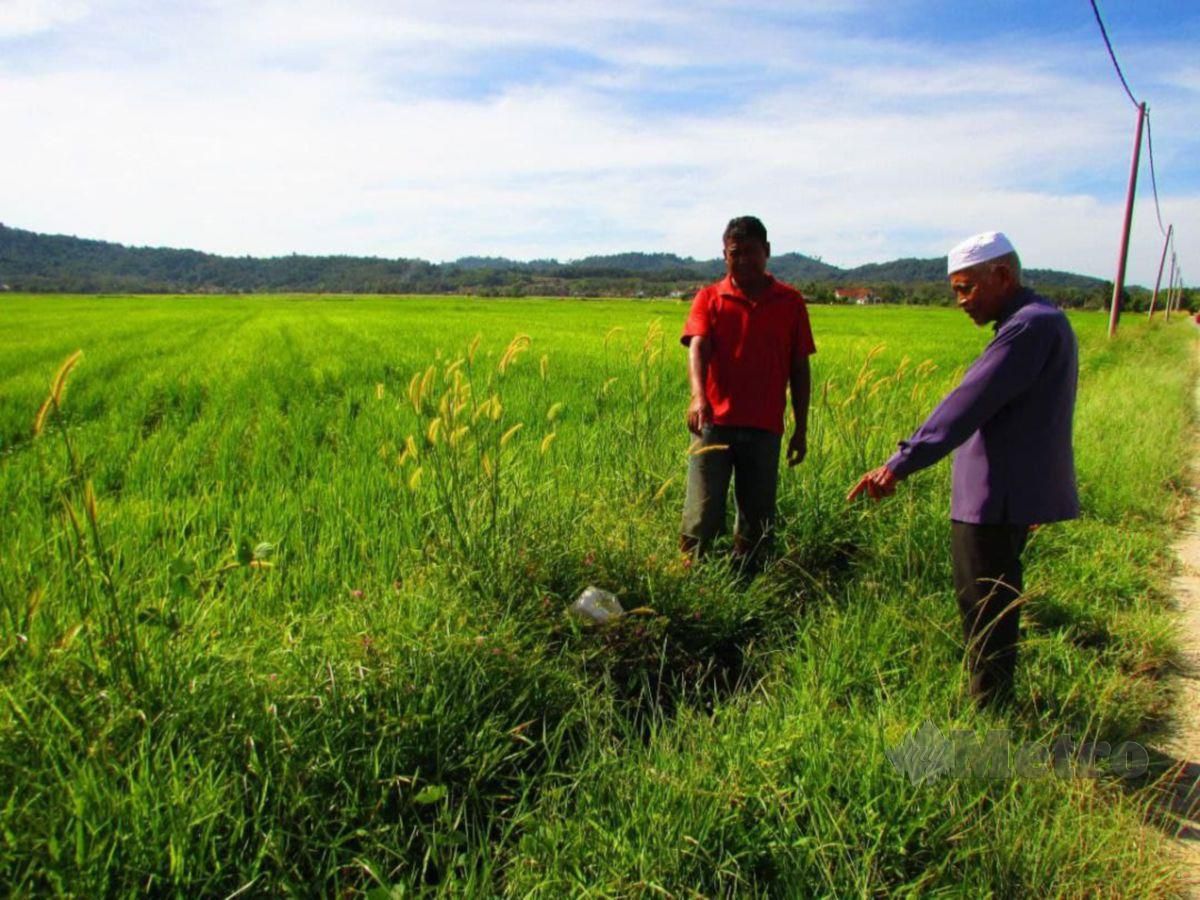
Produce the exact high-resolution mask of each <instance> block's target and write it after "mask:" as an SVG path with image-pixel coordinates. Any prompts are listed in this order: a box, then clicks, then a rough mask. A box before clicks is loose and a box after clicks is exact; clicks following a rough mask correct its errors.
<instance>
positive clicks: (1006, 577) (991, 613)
mask: <svg viewBox="0 0 1200 900" xmlns="http://www.w3.org/2000/svg"><path fill="white" fill-rule="evenodd" d="M1028 536H1029V526H1027V525H975V524H972V523H969V522H951V523H950V557H951V561H952V563H953V566H954V592H955V594H956V595H957V597H958V610H959V612H960V613H961V614H962V626H963V640H964V642H965V643H966V666H967V672H968V675H969V676H970V686H971V695H972V696H973V697H974V698H975V701H976V702H977V703H978V704H979V705H980V706H987V705H989V704H991V703H1003V702H1006V701H1008V700H1009V699H1011V697H1012V690H1013V673H1014V671H1015V670H1016V664H1017V632H1018V628H1019V625H1020V619H1021V604H1020V597H1021V592H1022V589H1023V585H1022V583H1021V577H1022V572H1021V551H1022V550H1024V549H1025V541H1026V539H1027V538H1028Z"/></svg>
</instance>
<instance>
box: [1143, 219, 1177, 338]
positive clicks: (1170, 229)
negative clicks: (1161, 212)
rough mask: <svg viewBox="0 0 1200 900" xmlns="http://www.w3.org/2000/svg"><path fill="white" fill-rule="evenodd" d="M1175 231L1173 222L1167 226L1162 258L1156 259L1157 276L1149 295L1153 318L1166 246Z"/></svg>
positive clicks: (1150, 316)
mask: <svg viewBox="0 0 1200 900" xmlns="http://www.w3.org/2000/svg"><path fill="white" fill-rule="evenodd" d="M1174 231H1175V225H1174V223H1172V224H1170V225H1168V226H1167V239H1166V240H1165V241H1163V252H1162V258H1161V259H1160V260H1159V261H1158V277H1157V278H1156V279H1154V293H1153V294H1152V295H1151V296H1150V315H1149V317H1148V318H1151V319H1153V318H1154V304H1155V303H1156V302H1157V301H1158V288H1159V286H1160V285H1161V284H1162V273H1163V266H1165V265H1166V264H1167V248H1168V247H1170V246H1171V234H1172V233H1173V232H1174Z"/></svg>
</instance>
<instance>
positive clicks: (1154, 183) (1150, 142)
mask: <svg viewBox="0 0 1200 900" xmlns="http://www.w3.org/2000/svg"><path fill="white" fill-rule="evenodd" d="M1146 151H1147V152H1148V153H1149V154H1150V186H1151V187H1152V188H1154V215H1155V218H1157V219H1158V230H1159V231H1160V232H1162V236H1163V237H1166V236H1167V229H1165V228H1163V220H1162V210H1161V209H1159V207H1158V178H1157V176H1155V174H1154V138H1153V136H1152V135H1151V131H1150V110H1149V109H1147V110H1146Z"/></svg>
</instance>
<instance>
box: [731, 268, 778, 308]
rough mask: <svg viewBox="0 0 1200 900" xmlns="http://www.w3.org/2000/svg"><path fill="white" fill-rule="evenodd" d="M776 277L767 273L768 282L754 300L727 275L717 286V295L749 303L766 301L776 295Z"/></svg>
mask: <svg viewBox="0 0 1200 900" xmlns="http://www.w3.org/2000/svg"><path fill="white" fill-rule="evenodd" d="M775 284H776V281H775V276H774V275H772V274H771V273H770V272H768V273H767V279H766V282H765V283H764V284H763V289H762V290H761V291H759V292H758V294H756V295H755V297H754V300H751V299H750V298H749V297H747V296H746V294H745V292H744V291H742V289H741V288H740V287H738V286H737V284H736V283H734V280H733V276H732V275H726V276H725V277H724V278H723V279H721V282H720V284H718V285H717V293H719V294H723V295H724V296H727V297H735V298H737V299H738V300H745V301H746V302H747V303H752V302H758V301H759V300H764V299H766V298H767V297H770V296H771V295H772V294H774V293H775Z"/></svg>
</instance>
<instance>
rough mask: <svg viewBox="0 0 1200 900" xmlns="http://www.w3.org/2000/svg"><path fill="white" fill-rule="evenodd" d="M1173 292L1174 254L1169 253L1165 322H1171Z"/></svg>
mask: <svg viewBox="0 0 1200 900" xmlns="http://www.w3.org/2000/svg"><path fill="white" fill-rule="evenodd" d="M1174 290H1175V253H1174V252H1172V253H1171V277H1170V278H1168V279H1167V321H1168V322H1170V321H1171V300H1172V296H1171V294H1172V292H1173V291H1174Z"/></svg>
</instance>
